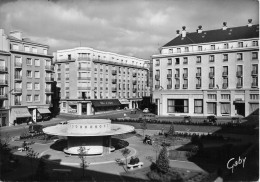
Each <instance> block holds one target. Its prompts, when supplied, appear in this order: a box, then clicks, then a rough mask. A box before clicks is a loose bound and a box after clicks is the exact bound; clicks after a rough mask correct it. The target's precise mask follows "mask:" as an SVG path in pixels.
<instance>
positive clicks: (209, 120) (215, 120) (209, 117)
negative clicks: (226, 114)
mask: <svg viewBox="0 0 260 182" xmlns="http://www.w3.org/2000/svg"><path fill="white" fill-rule="evenodd" d="M207 121H208V122H209V123H216V122H217V117H216V116H215V115H210V116H207Z"/></svg>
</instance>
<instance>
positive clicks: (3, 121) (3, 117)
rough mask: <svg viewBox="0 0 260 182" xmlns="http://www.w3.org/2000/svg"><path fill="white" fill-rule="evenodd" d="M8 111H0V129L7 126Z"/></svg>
mask: <svg viewBox="0 0 260 182" xmlns="http://www.w3.org/2000/svg"><path fill="white" fill-rule="evenodd" d="M8 111H9V110H0V127H2V126H8V121H9V118H8Z"/></svg>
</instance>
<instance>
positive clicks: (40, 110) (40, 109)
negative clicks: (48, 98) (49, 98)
mask: <svg viewBox="0 0 260 182" xmlns="http://www.w3.org/2000/svg"><path fill="white" fill-rule="evenodd" d="M37 110H38V111H39V113H41V114H50V113H51V112H50V110H49V109H47V108H38V109H37Z"/></svg>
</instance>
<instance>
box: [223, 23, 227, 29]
mask: <svg viewBox="0 0 260 182" xmlns="http://www.w3.org/2000/svg"><path fill="white" fill-rule="evenodd" d="M226 29H227V22H223V27H222V30H226Z"/></svg>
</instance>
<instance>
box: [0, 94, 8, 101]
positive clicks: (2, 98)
mask: <svg viewBox="0 0 260 182" xmlns="http://www.w3.org/2000/svg"><path fill="white" fill-rule="evenodd" d="M7 99H8V96H7V94H3V95H0V100H7Z"/></svg>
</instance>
